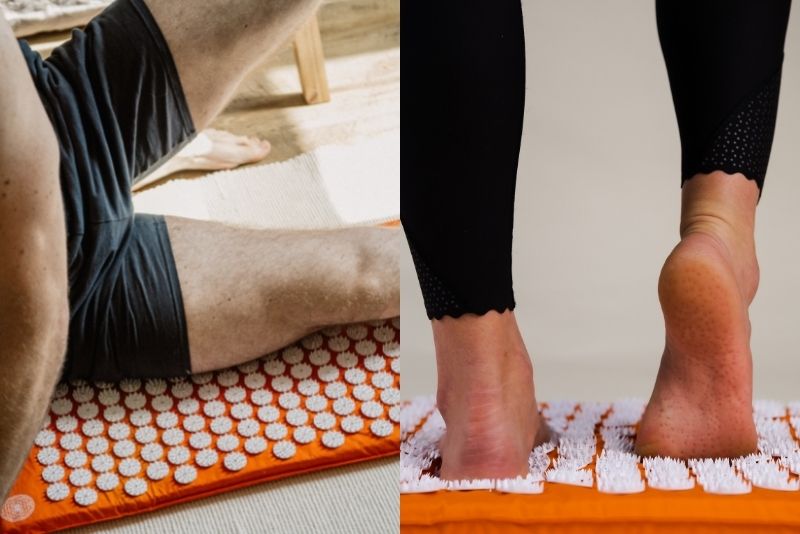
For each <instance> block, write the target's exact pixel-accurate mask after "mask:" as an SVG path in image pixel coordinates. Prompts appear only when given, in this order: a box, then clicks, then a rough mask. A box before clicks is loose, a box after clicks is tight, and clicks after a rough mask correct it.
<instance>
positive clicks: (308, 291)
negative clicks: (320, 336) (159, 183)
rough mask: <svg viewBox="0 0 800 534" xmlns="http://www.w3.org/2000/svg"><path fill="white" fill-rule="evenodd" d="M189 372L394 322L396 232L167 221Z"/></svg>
mask: <svg viewBox="0 0 800 534" xmlns="http://www.w3.org/2000/svg"><path fill="white" fill-rule="evenodd" d="M167 227H168V228H169V235H170V242H171V243H172V250H173V254H174V256H175V262H176V264H177V268H178V278H179V280H180V283H181V292H182V293H183V303H184V310H185V313H186V321H187V325H188V332H189V352H190V354H191V365H192V371H193V372H203V371H209V370H213V369H219V368H222V367H228V366H231V365H234V364H237V363H241V362H243V361H247V360H251V359H253V358H257V357H259V356H263V355H264V354H266V353H268V352H270V351H272V350H275V349H278V348H280V347H283V346H285V345H287V344H288V343H290V342H292V341H294V340H296V339H298V338H300V337H302V336H304V335H306V334H309V333H311V332H313V331H315V330H317V329H319V328H321V327H323V326H326V325H331V324H338V323H348V322H354V321H363V320H368V319H379V318H388V317H394V316H397V315H398V314H399V313H400V273H399V265H398V254H399V250H400V239H401V234H400V232H399V231H397V230H391V229H384V228H374V227H365V228H351V229H344V230H333V231H331V230H327V231H274V230H249V229H241V228H234V227H230V226H226V225H223V224H220V223H213V222H203V221H195V220H191V219H181V218H176V217H167Z"/></svg>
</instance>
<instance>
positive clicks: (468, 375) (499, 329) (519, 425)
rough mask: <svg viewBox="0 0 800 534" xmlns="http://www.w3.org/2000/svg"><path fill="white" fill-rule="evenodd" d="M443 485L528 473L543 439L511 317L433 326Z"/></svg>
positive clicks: (528, 363)
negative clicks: (442, 432) (443, 428)
mask: <svg viewBox="0 0 800 534" xmlns="http://www.w3.org/2000/svg"><path fill="white" fill-rule="evenodd" d="M433 333H434V341H435V344H436V362H437V368H438V380H439V383H438V394H437V400H438V406H439V410H440V411H441V413H442V417H443V418H444V420H445V423H446V425H447V432H446V434H445V437H444V438H443V439H442V442H441V443H440V450H441V454H442V466H441V470H440V476H441V478H443V479H449V480H457V479H478V478H510V477H516V476H520V475H521V476H524V475H526V474H527V473H528V457H529V455H530V452H531V450H532V448H533V447H534V446H535V445H537V444H539V443H542V442H543V441H546V440H547V439H549V431H548V429H547V426H546V425H545V424H544V422H543V420H542V418H541V416H540V415H539V412H538V407H537V404H536V396H535V394H534V387H533V367H532V365H531V361H530V358H529V357H528V352H527V350H526V349H525V345H524V343H523V341H522V336H521V335H520V333H519V330H518V328H517V323H516V319H515V318H514V313H513V312H510V311H506V312H504V313H498V312H495V311H490V312H489V313H487V314H485V315H481V316H476V315H464V316H462V317H460V318H458V319H453V318H452V317H445V318H443V319H441V320H435V321H433Z"/></svg>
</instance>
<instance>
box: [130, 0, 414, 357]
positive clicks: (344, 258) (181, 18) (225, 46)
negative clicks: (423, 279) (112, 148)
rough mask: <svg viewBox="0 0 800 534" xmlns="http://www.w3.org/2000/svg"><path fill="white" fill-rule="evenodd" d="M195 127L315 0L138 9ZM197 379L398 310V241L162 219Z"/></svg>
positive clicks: (181, 2) (178, 2)
mask: <svg viewBox="0 0 800 534" xmlns="http://www.w3.org/2000/svg"><path fill="white" fill-rule="evenodd" d="M146 3H147V5H148V7H149V8H150V11H151V12H152V14H153V16H154V18H155V19H156V22H157V23H158V25H159V28H160V29H161V32H162V33H163V34H164V37H165V39H166V41H167V43H168V45H169V47H170V51H171V52H172V56H173V58H174V60H175V64H176V66H177V69H178V74H179V76H180V79H181V84H182V85H183V90H184V94H185V95H186V99H187V102H188V105H189V110H190V112H191V114H192V119H193V120H194V124H195V127H196V128H198V129H201V128H204V127H206V126H207V125H208V124H209V122H210V121H211V120H212V119H213V118H214V116H215V115H216V114H217V113H219V112H220V111H221V110H222V108H223V106H224V105H225V104H226V103H227V101H228V100H229V99H230V98H231V96H232V95H233V93H234V91H235V89H236V87H237V86H238V84H239V83H240V82H241V81H242V79H243V78H244V77H245V75H246V74H247V72H248V71H249V70H251V69H252V68H253V67H255V66H256V65H257V64H258V63H259V62H261V61H262V60H263V59H264V57H265V56H266V55H268V54H269V53H271V52H273V51H274V50H275V49H276V48H277V47H278V46H280V45H282V44H283V43H285V42H286V41H288V39H289V38H290V37H291V36H292V35H294V33H295V31H296V30H297V28H299V27H300V26H301V25H302V23H303V22H305V20H306V19H307V18H308V17H309V16H311V14H312V13H313V11H314V9H315V8H316V7H317V6H318V5H319V0H272V1H269V2H264V1H263V0H243V1H240V2H228V1H227V0H211V1H209V2H203V4H202V7H201V6H200V5H199V4H198V3H197V2H195V1H193V0H146ZM167 224H168V228H169V233H170V241H171V243H172V247H173V253H174V255H175V260H176V263H177V266H178V275H179V278H180V281H181V290H182V293H183V299H184V308H185V310H186V315H187V324H188V331H189V350H190V353H191V360H192V370H193V371H195V372H199V371H206V370H209V369H216V368H220V367H225V366H229V365H232V364H235V363H239V362H241V361H244V360H247V359H251V358H255V357H258V356H261V355H263V354H264V353H266V352H268V351H270V350H273V349H276V348H278V347H280V346H283V345H285V344H286V343H288V342H290V341H292V340H295V339H297V338H298V337H300V336H302V335H304V334H306V333H308V332H310V331H312V330H314V329H315V328H319V327H321V326H323V325H326V324H331V323H340V322H348V321H358V320H364V319H370V318H378V317H388V316H393V315H397V314H398V313H399V271H398V264H397V262H398V251H399V243H400V241H399V239H400V236H399V233H398V232H396V231H393V230H384V229H378V228H357V229H346V230H336V231H320V232H271V231H261V230H243V229H237V228H230V227H226V226H224V225H221V224H215V223H202V222H197V221H189V220H182V219H176V218H169V219H168V223H167Z"/></svg>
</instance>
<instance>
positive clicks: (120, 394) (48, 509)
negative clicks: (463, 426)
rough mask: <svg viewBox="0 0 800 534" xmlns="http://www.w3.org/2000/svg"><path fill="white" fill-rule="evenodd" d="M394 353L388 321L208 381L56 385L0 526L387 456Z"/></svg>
mask: <svg viewBox="0 0 800 534" xmlns="http://www.w3.org/2000/svg"><path fill="white" fill-rule="evenodd" d="M399 355H400V323H399V320H398V319H393V320H389V321H375V322H369V323H364V324H355V325H348V326H342V327H332V328H328V329H325V330H323V331H321V332H318V333H316V334H313V335H311V336H308V337H306V338H304V339H302V340H301V341H300V342H298V343H296V344H294V345H291V346H289V347H287V348H285V349H282V350H280V351H277V352H275V353H273V354H270V355H267V356H265V357H264V358H261V359H259V360H254V361H252V362H248V363H245V364H243V365H239V366H236V367H232V368H230V369H226V370H222V371H218V372H214V373H205V374H200V375H193V376H191V377H188V378H176V379H170V380H160V379H155V380H124V381H122V382H120V383H119V384H111V383H96V384H90V383H86V382H83V381H75V382H71V383H61V384H59V385H58V387H57V389H56V391H55V394H54V397H53V399H52V402H51V404H50V411H49V413H48V415H47V417H46V420H45V422H44V425H43V427H42V430H41V431H40V432H39V434H38V435H37V436H36V442H35V444H34V446H33V448H32V450H31V452H30V455H29V457H28V459H27V461H26V463H25V465H24V467H23V469H22V471H21V473H20V475H19V478H18V479H17V481H16V483H15V485H14V486H13V488H12V490H11V492H10V494H9V495H10V496H9V497H8V499H7V500H6V502H5V503H4V504H3V506H2V507H0V531H2V532H9V533H17V532H25V533H28V532H50V531H54V530H61V529H65V528H69V527H74V526H78V525H83V524H87V523H94V522H98V521H104V520H108V519H113V518H118V517H122V516H126V515H130V514H135V513H140V512H144V511H147V510H153V509H156V508H161V507H164V506H168V505H171V504H175V503H179V502H183V501H189V500H194V499H199V498H201V497H207V496H210V495H214V494H217V493H221V492H224V491H230V490H232V489H235V488H239V487H244V486H248V485H251V484H256V483H259V482H264V481H268V480H274V479H278V478H283V477H287V476H291V475H296V474H300V473H306V472H309V471H316V470H320V469H325V468H329V467H334V466H341V465H345V464H349V463H354V462H360V461H364V460H370V459H375V458H380V457H384V456H390V455H395V454H397V453H398V450H399V421H400V405H399V401H400V389H399V388H400V375H399Z"/></svg>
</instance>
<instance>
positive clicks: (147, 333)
mask: <svg viewBox="0 0 800 534" xmlns="http://www.w3.org/2000/svg"><path fill="white" fill-rule="evenodd" d="M20 48H21V49H22V52H23V55H24V56H25V59H26V61H27V63H28V67H29V68H30V72H31V75H32V76H33V80H34V82H35V84H36V87H37V89H38V91H39V95H40V97H41V99H42V102H43V104H44V107H45V109H46V110H47V113H48V115H49V117H50V120H51V121H52V123H53V127H54V129H55V132H56V135H57V137H58V141H59V145H60V150H61V189H62V193H63V197H64V212H65V216H66V227H67V247H68V250H67V252H68V259H69V287H70V294H69V300H70V327H69V348H68V351H67V359H66V364H65V367H64V377H65V378H70V379H72V378H86V379H94V380H118V379H121V378H124V377H168V376H179V375H185V374H187V373H189V371H190V364H189V342H188V338H187V333H186V318H185V315H184V310H183V300H182V297H181V289H180V284H179V281H178V273H177V270H176V268H175V260H174V258H173V256H172V248H171V246H170V241H169V235H168V233H167V228H166V224H165V222H164V218H163V217H161V216H154V215H144V214H136V215H134V213H133V205H132V202H131V186H132V184H134V183H135V182H136V181H137V180H138V179H140V178H142V177H143V176H145V175H146V174H147V173H148V171H151V170H152V169H154V168H155V167H156V166H158V165H159V164H160V163H161V162H162V161H163V160H165V159H167V157H169V156H170V155H171V154H172V153H174V152H175V151H176V150H178V149H179V148H180V147H181V146H182V145H183V144H185V143H186V142H188V141H189V140H190V139H191V138H192V136H193V135H194V133H195V129H194V125H193V123H192V119H191V116H190V113H189V109H188V107H187V104H186V99H185V97H184V94H183V89H182V87H181V84H180V80H179V79H178V72H177V69H176V67H175V63H174V61H173V59H172V56H171V54H170V51H169V48H168V46H167V43H166V41H165V40H164V37H163V35H162V34H161V31H160V30H159V28H158V25H157V24H156V22H155V20H154V19H153V17H152V15H151V14H150V12H149V11H148V9H147V7H146V6H145V4H144V2H143V1H142V0H117V2H115V3H114V4H113V5H111V6H110V7H109V8H108V9H106V10H105V11H104V12H103V13H101V14H100V15H99V16H97V17H96V18H95V19H94V20H92V21H91V22H90V23H89V25H88V26H87V27H86V28H85V29H84V30H82V31H81V30H74V31H73V32H72V38H71V39H70V40H69V41H68V42H67V43H65V44H63V45H62V46H60V47H59V48H57V49H56V50H55V51H54V52H53V54H52V55H51V56H50V57H49V58H48V59H47V60H44V61H43V60H42V59H41V57H40V56H39V54H37V53H36V52H33V51H32V50H31V49H30V47H29V46H28V44H27V43H26V42H25V41H20Z"/></svg>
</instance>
